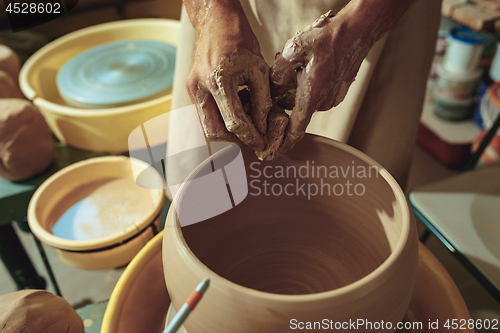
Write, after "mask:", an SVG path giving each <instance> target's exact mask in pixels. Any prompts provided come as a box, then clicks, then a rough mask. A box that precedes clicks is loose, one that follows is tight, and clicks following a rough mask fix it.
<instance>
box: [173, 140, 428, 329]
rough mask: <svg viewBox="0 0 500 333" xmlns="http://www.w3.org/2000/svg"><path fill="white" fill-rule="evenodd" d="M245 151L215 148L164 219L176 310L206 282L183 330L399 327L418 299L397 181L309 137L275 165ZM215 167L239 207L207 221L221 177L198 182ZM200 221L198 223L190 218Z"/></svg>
mask: <svg viewBox="0 0 500 333" xmlns="http://www.w3.org/2000/svg"><path fill="white" fill-rule="evenodd" d="M240 148H241V155H240V151H239V148H238V149H236V150H235V149H234V147H233V148H228V149H225V150H222V151H220V152H218V153H217V154H215V155H214V161H213V162H211V161H209V160H208V161H206V162H205V163H203V164H202V165H201V166H200V167H199V168H198V169H197V170H196V171H195V172H194V173H193V174H191V176H190V177H189V180H190V181H188V182H186V183H184V184H183V185H182V186H181V188H180V190H179V191H178V193H177V197H176V199H174V200H175V209H173V207H172V209H170V211H169V214H168V217H167V221H166V225H165V232H164V239H163V267H164V274H165V280H166V284H167V289H168V292H169V294H170V297H171V300H172V303H173V305H174V307H175V308H176V309H177V310H178V309H179V308H180V307H181V305H182V304H183V303H184V301H185V300H186V298H187V297H188V295H189V294H190V293H191V292H192V291H193V290H194V288H195V287H196V285H197V284H198V283H199V282H200V281H201V280H202V279H204V278H206V277H209V278H210V279H211V282H210V288H209V289H208V291H207V292H206V293H205V296H204V297H203V299H202V301H201V302H200V303H199V304H198V306H197V308H196V310H195V311H193V313H192V314H191V315H190V316H189V318H188V319H187V320H186V321H185V323H184V327H185V328H186V330H187V332H189V333H199V332H252V333H253V332H270V333H271V332H272V333H276V332H288V331H291V330H292V329H299V328H301V327H304V328H306V327H313V328H316V329H319V325H321V328H323V329H325V328H326V327H327V326H328V327H329V329H333V328H337V329H338V328H339V326H338V325H341V328H348V327H346V323H347V325H348V324H349V323H350V321H351V323H352V322H356V323H357V324H358V323H359V324H360V326H357V327H356V328H357V329H358V330H365V331H373V330H374V328H372V329H370V326H365V325H369V324H367V322H370V323H372V325H379V329H377V331H378V332H394V331H395V330H396V323H397V322H398V321H400V320H402V318H403V316H404V314H405V312H406V310H407V307H408V303H409V301H410V298H411V295H412V290H413V284H414V279H415V272H416V268H417V256H418V243H417V236H416V229H415V225H414V221H413V216H412V214H411V212H410V209H409V206H408V204H407V201H406V198H405V196H404V194H403V192H402V191H401V189H400V187H399V186H398V184H397V183H396V181H395V180H394V179H393V178H392V177H391V175H390V174H389V173H388V172H387V171H386V170H385V169H383V168H382V167H381V166H380V165H379V164H377V163H376V162H375V161H373V160H372V159H370V158H369V157H367V156H366V155H364V154H362V153H360V152H359V151H357V150H355V149H353V148H351V147H349V146H347V145H345V144H342V143H338V142H336V141H333V140H330V139H326V138H322V137H318V136H313V135H306V136H305V137H304V139H303V140H301V141H300V142H299V143H298V144H297V145H296V146H295V147H294V148H293V149H292V150H291V151H289V152H288V153H287V154H286V155H285V156H280V157H278V158H277V159H276V160H275V161H273V162H261V161H259V160H258V159H257V157H256V156H255V153H254V152H253V151H251V150H250V149H248V148H246V147H240ZM241 161H242V163H240V162H241ZM239 163H240V164H239ZM239 165H241V167H239ZM214 170H215V171H214ZM218 172H219V173H221V174H222V175H223V176H224V177H222V178H221V179H222V182H224V179H226V181H227V183H228V188H229V191H228V192H226V196H227V193H229V197H231V200H230V201H231V205H230V207H232V206H234V205H235V206H234V207H232V208H230V209H228V210H226V211H225V212H223V213H221V214H219V215H216V216H213V217H211V218H209V219H206V220H203V218H201V219H200V216H201V217H203V214H204V212H210V211H217V209H216V210H214V209H213V207H212V205H213V203H214V202H223V201H224V200H226V198H225V197H224V194H223V193H222V192H217V191H216V188H220V186H218V184H216V182H212V183H211V182H206V184H205V185H204V187H200V186H198V185H197V181H198V180H199V179H201V178H203V177H204V176H207V175H212V174H216V173H218ZM245 176H246V179H247V180H248V182H241V181H238V180H241V178H242V177H245ZM210 184H212V185H210ZM266 184H267V185H266ZM223 185H225V183H223ZM247 185H248V186H247ZM223 188H226V187H225V186H223ZM245 194H246V197H245ZM243 197H244V199H243V200H241V198H243ZM219 199H220V200H219ZM194 215H196V216H197V218H198V220H200V221H197V220H193V221H190V222H189V223H186V219H189V218H192V216H194ZM205 215H206V216H210V214H209V213H207V214H205ZM181 225H186V226H184V227H182V228H181ZM360 320H363V324H361V322H360ZM382 321H383V325H384V326H382V327H380V324H381V323H382ZM388 322H390V323H388ZM391 323H392V324H391ZM308 325H309V326H308ZM311 325H312V326H311ZM314 325H316V326H314ZM336 325H337V326H336ZM391 326H392V327H391ZM350 327H351V328H352V326H350Z"/></svg>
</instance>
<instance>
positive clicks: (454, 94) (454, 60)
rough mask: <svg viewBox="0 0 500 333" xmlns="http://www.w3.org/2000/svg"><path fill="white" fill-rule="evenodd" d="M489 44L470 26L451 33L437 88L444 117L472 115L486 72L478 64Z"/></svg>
mask: <svg viewBox="0 0 500 333" xmlns="http://www.w3.org/2000/svg"><path fill="white" fill-rule="evenodd" d="M487 41H488V39H487V37H485V36H483V35H481V34H479V33H476V32H474V31H472V30H470V29H469V28H466V27H456V28H453V29H452V30H451V31H450V34H449V37H448V44H449V45H448V48H447V49H446V52H445V55H444V59H443V63H442V64H441V65H439V66H438V68H437V74H438V77H437V83H436V86H435V89H434V99H435V109H436V113H437V115H438V116H440V117H441V118H444V119H448V120H460V119H464V118H467V117H468V116H470V114H471V111H472V108H473V106H474V101H475V100H474V96H475V93H474V90H475V88H476V85H477V82H478V80H479V78H480V77H481V73H482V70H481V69H478V63H479V60H480V59H481V55H482V53H483V51H484V47H485V46H486V42H487Z"/></svg>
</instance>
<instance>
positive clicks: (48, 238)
mask: <svg viewBox="0 0 500 333" xmlns="http://www.w3.org/2000/svg"><path fill="white" fill-rule="evenodd" d="M118 163H120V164H121V163H129V164H130V165H131V167H132V165H133V164H136V165H138V166H139V167H140V168H142V169H145V168H146V167H147V166H149V164H147V163H146V162H144V161H141V160H139V159H136V158H132V157H126V156H101V157H94V158H89V159H87V160H84V161H80V162H77V163H74V164H72V165H70V166H67V167H65V168H63V169H61V170H59V171H57V172H56V173H54V174H53V175H52V176H50V177H49V178H47V180H45V181H44V182H43V183H42V184H41V185H40V186H39V187H38V189H37V190H36V191H35V193H34V194H33V197H32V198H31V200H30V202H29V205H28V224H29V226H30V228H31V231H32V232H33V234H34V235H35V236H37V237H38V238H40V240H41V241H43V242H44V243H46V244H48V245H50V246H52V247H54V248H58V249H61V250H69V251H89V250H99V249H104V248H108V247H109V246H114V245H119V244H120V243H123V242H124V241H125V240H127V239H130V238H133V237H134V236H135V235H138V234H140V233H141V232H142V231H143V230H144V229H145V228H147V226H148V225H150V224H151V223H153V221H154V220H155V218H156V216H157V215H158V214H159V213H160V211H161V209H162V207H163V203H164V201H165V195H164V193H163V190H162V189H152V190H151V191H153V200H154V209H151V210H150V211H148V212H145V213H144V215H143V216H142V218H141V219H140V220H138V221H137V222H136V223H134V224H133V225H131V226H129V227H127V228H126V229H125V230H122V231H121V232H119V233H116V234H113V235H111V236H107V237H102V238H97V239H92V240H71V239H65V238H61V237H57V236H55V235H54V234H53V233H51V232H49V231H47V230H46V229H45V228H44V227H43V226H42V224H41V223H40V221H39V220H38V217H39V215H40V213H41V211H43V209H44V208H40V207H39V204H40V203H39V201H40V200H41V198H42V196H44V195H46V193H44V192H45V191H46V190H47V189H48V188H49V187H50V186H53V184H54V183H55V182H56V181H58V180H59V179H60V178H61V177H63V176H66V175H68V174H71V173H75V171H76V172H78V169H81V168H85V167H88V166H89V165H92V164H94V165H98V164H102V165H104V164H108V165H109V164H111V165H114V164H118ZM142 169H141V170H142ZM153 177H155V178H158V179H156V180H157V181H161V182H163V178H162V177H161V176H160V174H158V173H156V174H154V173H153ZM107 178H109V179H112V178H113V177H107ZM115 178H116V179H118V178H123V177H120V175H118V176H117V177H115ZM103 179H105V178H103ZM95 180H96V179H94V180H93V181H95ZM86 183H88V182H85V181H82V182H81V184H80V186H82V185H85V184H86ZM77 188H78V187H75V188H74V189H72V190H71V191H70V193H71V192H73V191H75V190H76V189H77ZM52 209H53V207H52ZM124 244H125V243H124Z"/></svg>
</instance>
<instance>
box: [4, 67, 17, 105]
mask: <svg viewBox="0 0 500 333" xmlns="http://www.w3.org/2000/svg"><path fill="white" fill-rule="evenodd" d="M16 88H17V87H16V83H15V82H14V79H13V78H12V77H11V76H10V75H9V74H8V73H7V72H5V71H2V70H0V98H12V97H18V96H17V92H16V91H17V89H16Z"/></svg>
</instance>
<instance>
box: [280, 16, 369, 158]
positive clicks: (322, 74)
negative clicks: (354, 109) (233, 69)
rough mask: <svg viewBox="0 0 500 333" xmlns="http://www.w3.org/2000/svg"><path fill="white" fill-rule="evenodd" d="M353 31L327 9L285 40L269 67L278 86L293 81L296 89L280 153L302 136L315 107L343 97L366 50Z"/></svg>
mask: <svg viewBox="0 0 500 333" xmlns="http://www.w3.org/2000/svg"><path fill="white" fill-rule="evenodd" d="M353 35H354V34H352V32H348V31H343V30H342V29H341V27H339V26H338V25H337V24H336V22H335V17H334V15H333V13H332V12H331V11H330V12H328V13H326V14H324V15H322V16H321V17H320V18H319V19H317V20H316V21H315V22H314V23H313V24H311V25H310V26H309V27H307V28H306V29H305V30H304V31H302V32H299V33H297V34H296V35H295V36H294V37H293V38H291V39H290V40H289V41H288V42H287V43H286V44H285V46H284V48H283V51H282V52H281V54H280V55H279V56H278V57H277V59H276V61H275V63H274V64H273V66H272V67H271V80H272V83H273V84H274V85H276V86H278V87H280V86H286V85H289V86H290V85H295V84H296V86H297V92H296V95H295V106H294V108H293V111H292V115H291V117H290V123H289V125H288V128H287V130H286V134H285V138H284V140H283V143H282V145H281V147H280V149H279V152H280V153H283V152H285V151H287V150H289V149H290V148H292V147H293V145H294V144H295V143H296V142H297V141H299V140H300V139H301V138H302V137H303V136H304V133H305V130H306V127H307V125H308V124H309V121H310V120H311V116H312V115H313V113H314V112H315V111H317V110H318V111H324V110H329V109H331V108H332V107H334V106H336V105H338V104H339V103H340V102H342V100H343V99H344V97H345V95H346V93H347V90H348V88H349V86H350V85H351V83H352V82H353V81H354V78H355V77H356V74H357V72H358V69H359V67H360V65H361V62H362V61H363V59H364V57H365V56H366V54H367V52H368V50H369V47H364V46H363V45H359V44H357V43H356V39H355V38H352V36H353ZM354 36H355V35H354ZM290 82H293V83H292V84H290ZM294 82H296V83H294ZM277 89H279V88H277Z"/></svg>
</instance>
